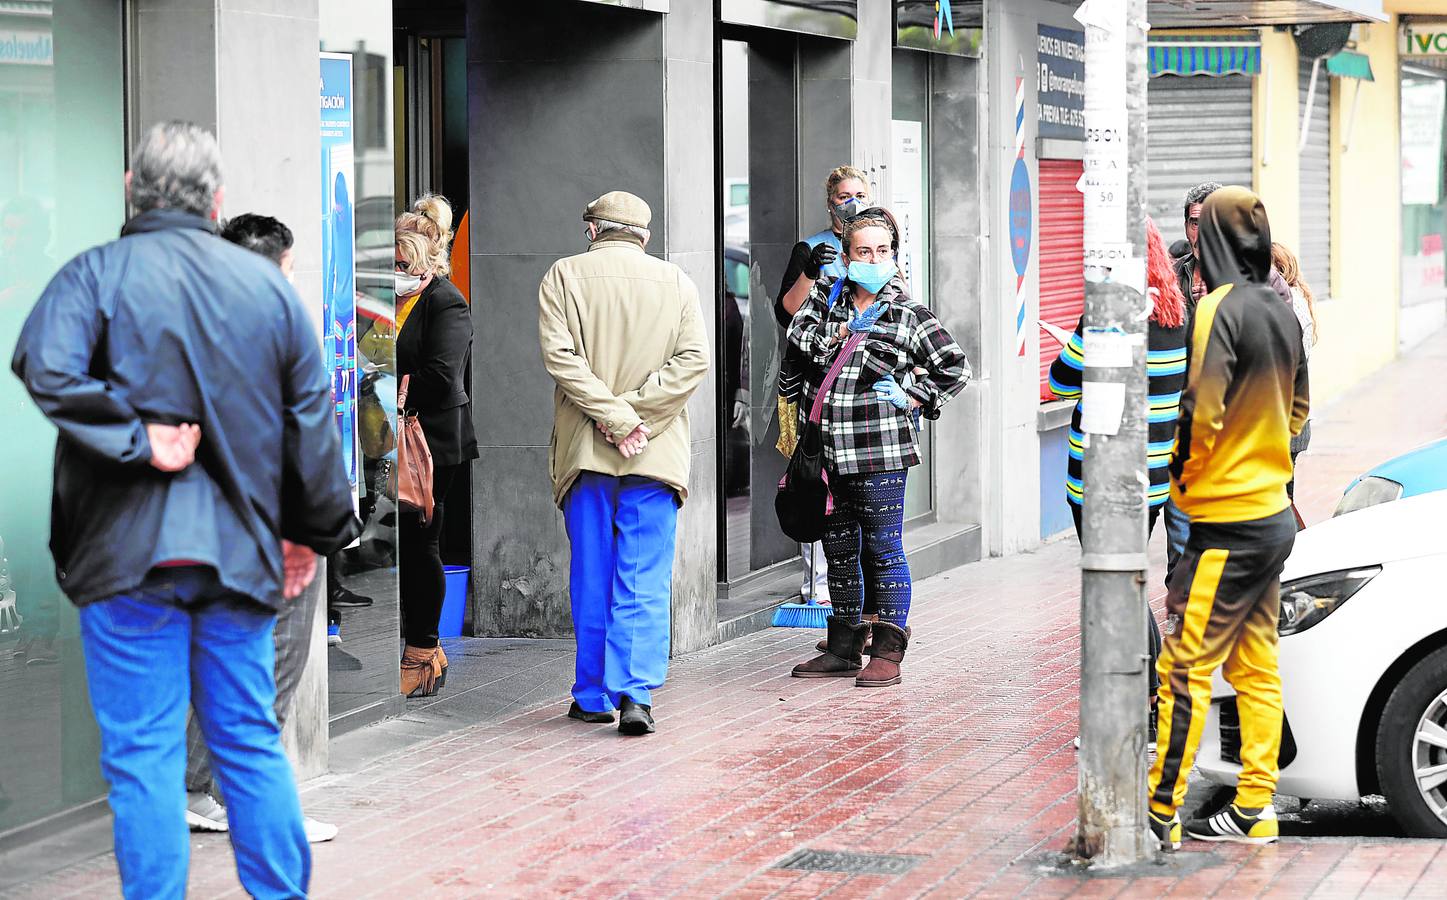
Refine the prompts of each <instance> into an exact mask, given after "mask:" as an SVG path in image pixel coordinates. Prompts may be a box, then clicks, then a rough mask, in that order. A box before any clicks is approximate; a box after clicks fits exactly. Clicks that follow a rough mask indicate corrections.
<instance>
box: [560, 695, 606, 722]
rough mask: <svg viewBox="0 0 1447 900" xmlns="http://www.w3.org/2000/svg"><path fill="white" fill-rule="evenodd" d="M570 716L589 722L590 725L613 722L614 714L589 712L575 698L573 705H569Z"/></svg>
mask: <svg viewBox="0 0 1447 900" xmlns="http://www.w3.org/2000/svg"><path fill="white" fill-rule="evenodd" d="M568 718H570V719H577V720H578V721H579V722H587V723H588V724H589V725H608V724H612V722H613V714H612V713H610V712H588V711H587V710H586V709H584V708H583V707H581V706H579V705H578V701H577V700H574V701H573V705H572V706H570V707H568Z"/></svg>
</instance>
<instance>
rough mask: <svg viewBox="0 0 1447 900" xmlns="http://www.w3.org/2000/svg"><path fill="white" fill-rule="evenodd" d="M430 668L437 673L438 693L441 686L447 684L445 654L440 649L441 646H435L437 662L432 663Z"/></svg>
mask: <svg viewBox="0 0 1447 900" xmlns="http://www.w3.org/2000/svg"><path fill="white" fill-rule="evenodd" d="M432 668H433V669H434V670H435V671H436V673H437V690H439V691H440V690H442V687H443V685H445V684H447V653H446V651H444V650H443V649H442V645H441V644H438V645H437V661H436V662H435V663H433V666H432Z"/></svg>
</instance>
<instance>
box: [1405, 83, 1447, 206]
mask: <svg viewBox="0 0 1447 900" xmlns="http://www.w3.org/2000/svg"><path fill="white" fill-rule="evenodd" d="M1444 101H1447V82H1444V81H1441V80H1439V79H1436V78H1433V79H1430V80H1428V79H1423V80H1420V81H1417V80H1409V81H1404V82H1402V205H1404V206H1408V205H1411V204H1414V203H1420V204H1425V205H1427V206H1436V205H1437V201H1438V200H1440V199H1441V198H1442V114H1443V110H1444V107H1447V103H1444Z"/></svg>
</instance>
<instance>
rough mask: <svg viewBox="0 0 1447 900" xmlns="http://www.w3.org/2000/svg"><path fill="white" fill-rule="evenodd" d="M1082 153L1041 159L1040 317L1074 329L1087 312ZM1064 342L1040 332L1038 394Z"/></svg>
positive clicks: (1046, 391) (1046, 389)
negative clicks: (1080, 185)
mask: <svg viewBox="0 0 1447 900" xmlns="http://www.w3.org/2000/svg"><path fill="white" fill-rule="evenodd" d="M1080 173H1081V164H1080V160H1078V159H1042V160H1040V318H1042V319H1044V320H1045V321H1046V322H1049V323H1050V324H1052V325H1058V326H1060V327H1061V328H1064V329H1065V330H1066V331H1074V330H1075V325H1076V323H1077V322H1079V321H1080V316H1081V314H1082V313H1083V312H1085V270H1084V268H1083V263H1082V260H1083V259H1084V257H1085V244H1084V240H1083V238H1084V231H1085V202H1084V199H1083V198H1082V196H1081V193H1080V191H1077V190H1076V189H1075V183H1076V182H1077V181H1079V180H1080ZM1059 355H1060V346H1059V345H1058V344H1056V343H1055V340H1054V339H1053V338H1051V337H1050V336H1049V335H1048V334H1046V333H1045V332H1043V331H1041V332H1040V399H1041V400H1054V399H1055V396H1054V395H1053V394H1051V393H1050V364H1051V363H1053V362H1055V357H1057V356H1059Z"/></svg>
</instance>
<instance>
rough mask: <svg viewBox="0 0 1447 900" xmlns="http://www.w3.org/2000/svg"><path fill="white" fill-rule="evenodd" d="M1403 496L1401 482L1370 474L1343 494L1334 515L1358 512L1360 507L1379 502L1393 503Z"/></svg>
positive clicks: (1374, 504)
mask: <svg viewBox="0 0 1447 900" xmlns="http://www.w3.org/2000/svg"><path fill="white" fill-rule="evenodd" d="M1401 496H1402V486H1401V485H1400V484H1397V483H1396V482H1395V481H1392V480H1391V479H1390V478H1382V477H1381V476H1379V475H1368V476H1367V477H1365V478H1363V479H1362V480H1361V481H1358V482H1357V483H1356V484H1354V485H1352V486H1351V487H1350V488H1349V489H1348V490H1347V492H1346V493H1345V494H1342V498H1341V502H1340V503H1338V504H1337V505H1336V512H1334V513H1332V515H1333V516H1340V515H1343V514H1345V513H1349V512H1356V511H1357V510H1359V509H1366V508H1367V507H1369V506H1376V505H1377V504H1379V503H1391V502H1392V501H1393V500H1396V499H1398V498H1400V497H1401Z"/></svg>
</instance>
